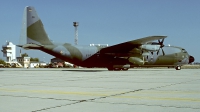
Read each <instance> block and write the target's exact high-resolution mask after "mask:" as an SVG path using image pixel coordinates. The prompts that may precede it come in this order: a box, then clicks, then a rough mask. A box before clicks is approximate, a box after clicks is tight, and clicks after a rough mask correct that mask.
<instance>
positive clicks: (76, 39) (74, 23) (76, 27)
mask: <svg viewBox="0 0 200 112" xmlns="http://www.w3.org/2000/svg"><path fill="white" fill-rule="evenodd" d="M73 26H74V27H75V45H77V44H78V22H73Z"/></svg>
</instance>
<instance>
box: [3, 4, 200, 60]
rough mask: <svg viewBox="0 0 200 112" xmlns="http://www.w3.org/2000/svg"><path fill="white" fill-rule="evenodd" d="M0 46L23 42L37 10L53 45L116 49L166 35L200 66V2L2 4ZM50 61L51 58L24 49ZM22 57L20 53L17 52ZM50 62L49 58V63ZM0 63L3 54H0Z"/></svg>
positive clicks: (38, 52)
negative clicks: (30, 11) (27, 17)
mask: <svg viewBox="0 0 200 112" xmlns="http://www.w3.org/2000/svg"><path fill="white" fill-rule="evenodd" d="M0 3H1V4H0V14H1V19H0V31H1V32H0V38H1V41H0V45H3V44H5V42H6V40H8V41H11V42H13V43H14V44H18V43H19V36H20V32H21V24H22V16H23V10H24V7H25V6H34V7H35V9H36V11H37V13H38V15H39V16H40V18H41V20H42V21H43V24H44V27H45V29H46V32H47V34H48V35H49V37H50V38H51V40H53V41H57V42H69V43H73V44H74V27H73V22H74V21H78V22H79V24H80V25H79V26H78V33H79V40H78V44H79V45H89V44H91V43H96V44H109V45H114V44H118V43H122V42H125V41H130V40H134V39H138V38H142V37H146V36H152V35H166V36H168V38H166V39H165V45H168V44H170V45H175V46H180V47H183V48H185V49H186V50H187V51H188V52H189V54H191V55H192V56H194V57H195V59H196V60H195V62H200V50H199V49H200V7H199V5H200V0H0ZM25 52H26V53H28V54H29V56H31V57H34V58H35V57H39V58H40V60H45V61H49V60H50V58H52V56H50V55H48V54H46V53H43V52H41V51H35V50H22V53H25ZM17 56H19V48H17ZM44 57H45V58H44ZM0 58H2V59H5V58H4V57H3V53H2V52H1V53H0Z"/></svg>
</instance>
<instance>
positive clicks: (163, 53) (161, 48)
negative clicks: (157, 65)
mask: <svg viewBox="0 0 200 112" xmlns="http://www.w3.org/2000/svg"><path fill="white" fill-rule="evenodd" d="M161 49H162V48H161ZM162 53H163V56H164V55H165V52H164V50H163V49H162Z"/></svg>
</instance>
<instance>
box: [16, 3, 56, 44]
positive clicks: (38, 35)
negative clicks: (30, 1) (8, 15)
mask: <svg viewBox="0 0 200 112" xmlns="http://www.w3.org/2000/svg"><path fill="white" fill-rule="evenodd" d="M31 43H33V44H37V45H52V44H53V43H52V42H51V41H50V40H49V38H48V36H47V34H46V32H45V30H44V27H43V24H42V21H41V20H40V18H39V16H38V15H37V13H36V11H35V8H34V7H31V6H27V7H25V9H24V15H23V22H22V31H21V35H20V45H24V44H31Z"/></svg>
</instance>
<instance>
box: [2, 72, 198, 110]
mask: <svg viewBox="0 0 200 112" xmlns="http://www.w3.org/2000/svg"><path fill="white" fill-rule="evenodd" d="M199 85H200V70H199V69H182V70H178V71H177V70H175V69H130V70H129V71H107V69H104V68H100V69H94V68H90V69H84V68H81V69H67V68H66V69H47V68H46V69H42V68H37V69H24V68H19V69H17V68H0V112H199V111H200V86H199Z"/></svg>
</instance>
